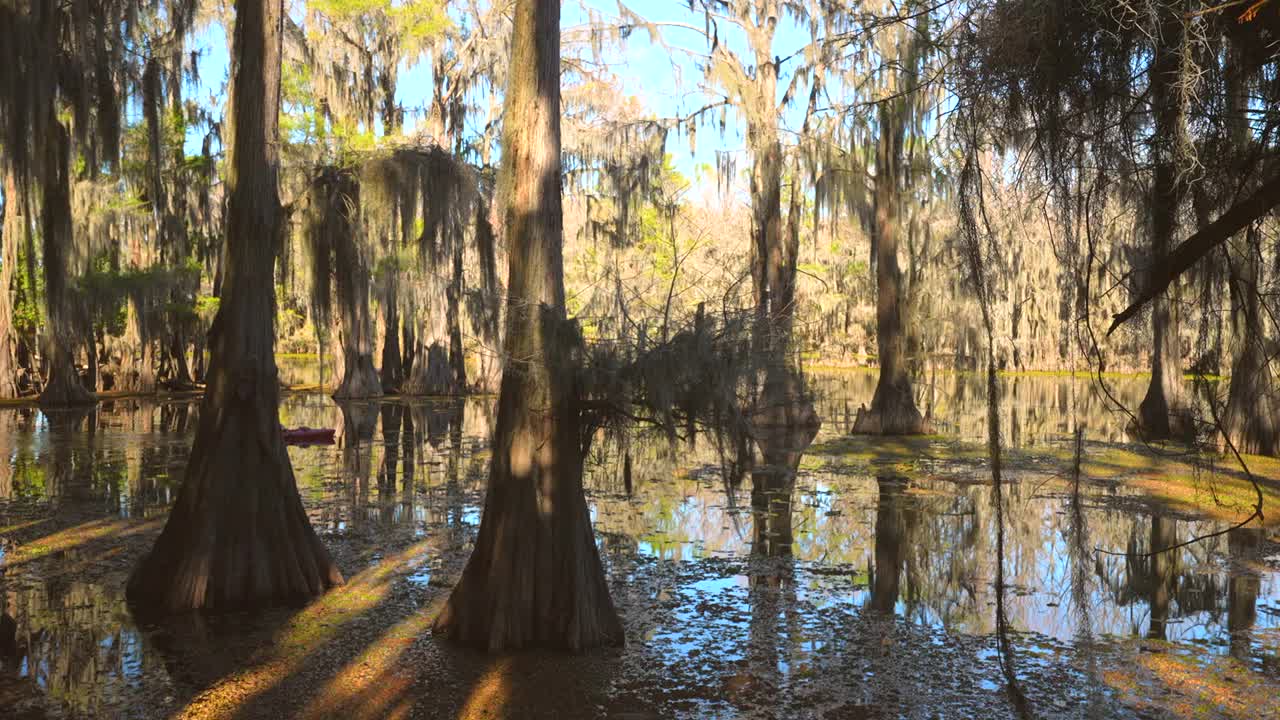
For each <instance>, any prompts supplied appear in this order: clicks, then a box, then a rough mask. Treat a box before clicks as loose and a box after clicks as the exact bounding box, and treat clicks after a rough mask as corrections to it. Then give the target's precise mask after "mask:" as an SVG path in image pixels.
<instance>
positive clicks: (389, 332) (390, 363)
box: [382, 269, 404, 393]
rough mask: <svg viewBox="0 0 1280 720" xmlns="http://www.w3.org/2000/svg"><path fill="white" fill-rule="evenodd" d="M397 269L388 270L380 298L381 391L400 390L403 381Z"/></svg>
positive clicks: (391, 391) (394, 391)
mask: <svg viewBox="0 0 1280 720" xmlns="http://www.w3.org/2000/svg"><path fill="white" fill-rule="evenodd" d="M399 285H400V283H399V277H398V271H397V270H394V269H393V270H388V277H387V282H386V287H385V294H384V295H383V298H382V313H383V328H382V333H383V334H382V391H383V392H386V393H396V392H400V385H401V384H402V383H403V382H404V358H403V357H401V355H400V308H399V306H398V303H397V299H396V295H397V293H398V292H399Z"/></svg>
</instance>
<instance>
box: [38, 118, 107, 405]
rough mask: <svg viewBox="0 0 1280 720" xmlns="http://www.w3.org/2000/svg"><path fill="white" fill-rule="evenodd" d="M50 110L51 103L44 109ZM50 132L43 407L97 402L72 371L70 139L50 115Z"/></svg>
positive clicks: (44, 215) (44, 211)
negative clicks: (46, 318) (46, 364)
mask: <svg viewBox="0 0 1280 720" xmlns="http://www.w3.org/2000/svg"><path fill="white" fill-rule="evenodd" d="M50 112H52V108H50ZM49 127H50V128H51V135H52V137H50V138H49V142H48V143H47V144H46V145H45V153H44V155H45V157H44V172H43V174H42V175H43V176H42V177H41V181H42V184H43V186H44V187H43V190H44V202H43V203H41V208H40V213H41V216H42V221H41V225H42V230H43V238H42V239H43V250H44V263H43V265H44V289H45V308H46V313H47V317H48V321H49V333H48V340H47V342H46V347H47V349H46V353H47V354H48V358H47V361H48V364H49V375H48V377H47V378H46V383H45V387H44V391H43V392H42V393H40V404H41V405H45V406H52V407H58V406H67V405H87V404H92V403H94V402H96V401H97V399H96V398H95V397H94V396H93V393H91V392H89V390H87V389H86V388H85V386H84V384H83V383H82V382H81V380H80V375H79V373H77V372H76V364H75V350H74V348H75V347H76V345H77V343H78V340H77V337H76V336H77V334H78V333H77V328H76V327H75V325H76V324H77V323H76V321H77V320H78V319H79V318H78V315H79V313H78V312H77V310H76V307H75V306H76V298H75V297H74V295H73V290H72V288H71V283H70V279H71V268H70V259H69V257H68V255H69V254H70V252H71V247H72V228H71V178H70V176H69V173H70V171H71V139H70V137H69V135H68V133H67V129H66V127H64V126H63V125H62V123H61V122H58V121H57V120H56V119H51V120H50V121H49Z"/></svg>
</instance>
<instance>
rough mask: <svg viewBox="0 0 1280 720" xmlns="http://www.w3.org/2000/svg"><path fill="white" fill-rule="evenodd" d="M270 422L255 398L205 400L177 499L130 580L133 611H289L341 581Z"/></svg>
mask: <svg viewBox="0 0 1280 720" xmlns="http://www.w3.org/2000/svg"><path fill="white" fill-rule="evenodd" d="M268 418H269V414H268V413H267V412H266V410H265V408H260V407H258V403H257V402H255V401H254V400H253V399H252V398H249V399H247V400H239V399H237V400H233V401H232V402H231V406H230V407H226V406H224V407H218V406H217V404H210V403H208V402H206V404H205V408H204V410H203V411H202V413H201V418H200V429H199V430H198V431H197V437H196V443H195V446H194V447H193V448H192V456H191V459H190V460H189V462H188V466H187V478H186V480H185V481H184V483H183V486H182V491H181V494H180V495H179V497H178V502H177V504H175V505H174V508H173V511H172V513H171V514H170V516H169V521H168V523H167V524H166V525H165V529H164V532H163V533H162V534H161V535H160V538H159V539H158V540H157V541H156V544H155V547H154V548H153V549H152V550H151V552H150V554H148V555H147V556H146V557H145V558H144V559H143V561H142V562H141V563H140V564H139V565H138V567H137V568H136V569H135V570H134V572H133V575H132V576H131V577H130V579H129V586H128V592H127V596H128V599H129V602H130V604H131V606H133V608H134V609H135V611H137V612H140V613H142V614H144V615H150V614H170V613H177V612H183V611H188V610H252V609H259V608H265V607H272V606H280V605H292V606H296V605H301V604H304V603H306V602H307V601H308V600H310V599H312V598H314V597H316V596H318V595H320V594H321V593H323V592H324V591H325V590H327V589H329V588H331V587H333V586H335V585H340V584H342V574H341V573H340V572H339V571H338V568H337V566H336V565H335V564H334V563H333V561H332V560H331V559H330V557H329V553H328V551H327V550H325V548H324V545H323V544H321V542H320V539H319V537H317V536H316V534H315V531H314V530H312V528H311V525H310V522H309V521H308V519H307V515H306V512H305V511H304V510H303V507H302V500H301V498H300V497H299V495H298V490H297V486H296V484H295V481H294V476H293V469H292V467H291V466H290V464H289V459H288V456H287V455H286V454H285V452H286V451H285V447H284V443H283V438H282V437H281V434H280V430H279V426H278V425H275V424H274V423H273V424H270V425H268V424H267V422H268ZM271 420H272V421H273V420H274V419H273V418H272V419H271Z"/></svg>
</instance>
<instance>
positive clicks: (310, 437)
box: [284, 426, 334, 445]
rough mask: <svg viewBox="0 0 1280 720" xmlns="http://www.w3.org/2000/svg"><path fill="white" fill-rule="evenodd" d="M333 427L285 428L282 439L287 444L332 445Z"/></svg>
mask: <svg viewBox="0 0 1280 720" xmlns="http://www.w3.org/2000/svg"><path fill="white" fill-rule="evenodd" d="M333 434H334V430H333V428H309V427H305V426H304V427H298V428H285V429H284V441H285V444H287V445H332V444H333Z"/></svg>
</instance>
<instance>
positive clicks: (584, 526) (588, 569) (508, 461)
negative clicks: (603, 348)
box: [433, 306, 624, 652]
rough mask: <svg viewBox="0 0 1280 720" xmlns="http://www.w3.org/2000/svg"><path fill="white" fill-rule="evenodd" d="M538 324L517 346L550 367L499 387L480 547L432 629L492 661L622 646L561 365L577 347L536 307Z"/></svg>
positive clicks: (512, 377) (566, 371)
mask: <svg viewBox="0 0 1280 720" xmlns="http://www.w3.org/2000/svg"><path fill="white" fill-rule="evenodd" d="M540 315H541V318H540V323H538V324H536V325H535V326H534V330H533V332H531V333H530V334H529V335H528V336H526V337H537V338H542V341H543V343H544V345H543V347H546V348H549V349H550V348H554V350H552V352H553V353H555V355H556V357H555V358H554V359H551V362H550V363H548V364H543V363H541V362H539V363H529V364H527V365H524V366H520V367H518V368H517V367H508V369H507V372H506V373H505V374H504V375H503V378H502V389H501V393H500V395H499V400H498V421H497V426H496V428H495V430H494V447H493V460H492V464H491V469H490V477H489V485H488V493H487V495H486V496H485V505H484V516H483V518H482V519H481V522H480V536H479V538H477V540H476V547H475V550H474V551H473V552H472V553H471V558H470V559H469V560H468V561H467V567H466V569H465V570H464V571H463V573H462V577H461V579H460V580H459V581H458V584H457V586H456V587H455V588H454V590H453V593H452V594H451V595H450V596H449V601H448V603H447V604H446V605H445V608H444V610H443V611H442V612H441V613H440V615H439V616H438V617H437V618H436V620H435V623H434V625H433V628H434V632H435V633H437V634H439V635H441V636H443V637H446V638H448V639H449V640H451V641H453V642H456V643H458V644H461V645H466V646H469V647H474V648H478V649H481V650H488V651H491V652H496V651H500V650H519V649H523V648H533V647H538V648H555V649H562V650H570V651H575V652H576V651H580V650H585V649H588V648H593V647H600V646H608V645H621V644H623V642H624V634H623V630H622V623H621V621H620V620H619V619H618V614H617V611H616V610H615V609H614V606H613V600H612V599H611V598H610V597H609V587H608V583H607V581H606V578H605V574H604V568H603V565H602V564H601V561H600V554H599V552H598V551H597V549H596V541H595V533H594V531H593V530H592V528H591V516H590V513H589V512H588V510H587V503H586V499H585V497H584V495H583V493H582V464H583V452H584V451H583V448H582V446H581V444H580V443H581V438H580V432H581V429H580V413H581V410H580V408H579V407H578V404H577V402H576V400H575V398H576V397H577V396H576V390H575V386H574V370H573V368H572V366H571V365H570V364H569V363H570V362H571V359H572V358H574V357H575V355H576V353H575V352H574V347H575V344H576V343H580V342H581V339H580V337H578V336H577V332H576V329H575V328H574V327H573V324H572V323H571V322H568V321H566V320H564V319H563V318H558V317H556V314H555V311H553V310H551V309H549V308H546V307H545V306H544V308H543V311H542V312H541V313H540ZM520 349H521V350H526V351H527V350H528V347H527V346H526V347H521V348H520ZM525 356H527V353H526V355H525Z"/></svg>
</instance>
